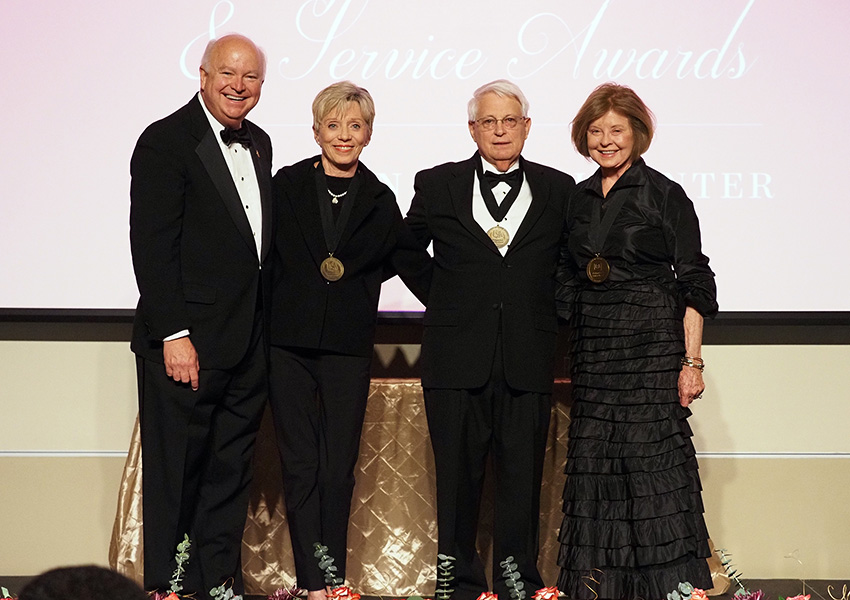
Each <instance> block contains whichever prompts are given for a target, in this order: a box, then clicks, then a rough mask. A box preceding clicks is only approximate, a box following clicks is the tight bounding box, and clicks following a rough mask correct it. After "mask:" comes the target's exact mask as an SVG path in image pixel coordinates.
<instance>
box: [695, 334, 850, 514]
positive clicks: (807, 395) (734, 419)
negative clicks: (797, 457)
mask: <svg viewBox="0 0 850 600" xmlns="http://www.w3.org/2000/svg"><path fill="white" fill-rule="evenodd" d="M703 357H704V358H705V362H706V369H705V384H706V391H705V394H704V397H703V399H701V400H698V401H697V402H696V403H695V404H694V405H693V407H692V408H693V411H694V417H693V418H692V419H691V420H690V423H691V427H692V428H693V429H694V434H695V437H694V444H695V446H696V448H697V451H698V452H703V453H705V452H708V453H714V452H737V453H776V452H780V453H843V454H848V455H850V435H848V433H847V432H848V424H850V385H847V381H846V379H847V377H846V376H845V375H843V373H846V371H847V365H848V364H850V346H707V347H705V348H704V349H703ZM848 529H850V527H848Z"/></svg>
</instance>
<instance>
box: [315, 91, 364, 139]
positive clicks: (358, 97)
mask: <svg viewBox="0 0 850 600" xmlns="http://www.w3.org/2000/svg"><path fill="white" fill-rule="evenodd" d="M349 102H356V103H357V104H358V105H359V106H360V114H362V115H363V120H365V121H366V126H367V127H368V128H369V132H370V133H371V132H372V123H373V121H374V120H375V102H374V100H372V96H371V95H370V94H369V91H368V90H366V89H365V88H362V87H360V86H358V85H354V84H353V83H351V82H350V81H338V82H337V83H333V84H331V85H329V86H328V87H326V88H325V89H323V90H322V91H321V92H319V93H318V94H317V95H316V98H315V99H314V100H313V130H314V131H316V132H318V131H319V125H321V123H322V121H324V120H325V119H326V118H327V117H328V116H330V115H334V116H336V115H340V116H341V115H343V114H345V110H346V108H347V107H348V103H349Z"/></svg>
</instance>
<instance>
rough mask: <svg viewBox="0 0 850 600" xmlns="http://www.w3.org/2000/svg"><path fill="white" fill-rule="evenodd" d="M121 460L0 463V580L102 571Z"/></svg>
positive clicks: (12, 460)
mask: <svg viewBox="0 0 850 600" xmlns="http://www.w3.org/2000/svg"><path fill="white" fill-rule="evenodd" d="M124 460H125V459H124V458H120V457H118V458H114V457H101V458H94V457H85V458H42V457H23V458H14V457H0V481H2V485H0V532H2V536H0V537H2V540H3V543H2V544H0V575H7V576H10V575H37V574H38V573H41V572H42V571H45V570H47V569H49V568H53V567H58V566H62V565H72V564H99V565H104V566H106V565H107V562H108V558H109V555H108V553H109V539H110V536H111V534H112V524H113V522H114V520H115V510H116V502H117V499H118V486H119V484H120V483H121V475H122V470H123V468H124ZM0 584H2V582H0Z"/></svg>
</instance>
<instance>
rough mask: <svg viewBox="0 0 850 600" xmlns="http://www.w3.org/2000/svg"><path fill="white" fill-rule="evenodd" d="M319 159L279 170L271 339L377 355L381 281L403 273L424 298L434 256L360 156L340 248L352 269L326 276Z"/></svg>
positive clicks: (281, 343) (344, 261)
mask: <svg viewBox="0 0 850 600" xmlns="http://www.w3.org/2000/svg"><path fill="white" fill-rule="evenodd" d="M319 160H320V157H318V156H315V157H313V158H309V159H306V160H302V161H301V162H299V163H296V164H294V165H292V166H289V167H284V168H283V169H281V170H280V171H278V172H277V174H276V175H275V176H274V183H273V188H274V197H275V204H276V206H277V210H278V219H277V234H276V237H275V253H276V264H275V267H274V272H275V276H274V286H273V292H272V316H271V336H270V337H271V343H272V345H277V346H290V347H297V348H308V349H315V350H323V351H328V352H336V353H340V354H348V355H353V356H372V345H373V343H374V334H375V322H376V319H377V311H378V298H379V295H380V292H381V283H382V282H383V281H384V280H385V279H388V278H389V277H390V276H392V275H393V274H395V273H398V274H399V276H400V277H401V278H402V280H403V281H404V282H405V284H407V286H408V287H409V288H410V289H411V290H412V291H413V293H414V294H416V295H417V296H418V297H419V299H420V300H423V302H424V299H425V297H426V295H427V286H428V280H429V277H430V271H431V262H432V261H431V257H430V255H429V254H428V252H427V251H426V250H425V248H424V247H423V246H421V245H420V244H419V243H418V242H417V241H416V239H415V238H414V237H413V235H412V234H411V233H410V231H409V230H408V229H407V227H406V226H405V225H404V222H403V220H402V217H401V212H400V211H399V208H398V205H397V204H396V200H395V196H394V195H393V193H392V191H390V189H389V188H388V187H387V186H386V185H384V184H383V183H381V182H380V181H378V178H377V177H376V176H375V175H374V174H373V173H372V172H371V171H370V170H369V169H367V168H366V167H365V166H364V165H363V164H362V163H360V165H359V167H358V175H357V176H358V177H360V178H361V183H360V187H359V190H358V191H357V196H356V198H355V199H354V205H353V206H352V209H351V214H350V216H349V218H348V222H347V224H346V226H345V229H344V231H343V232H342V236H341V238H340V240H339V244H338V246H337V249H336V251H335V252H334V256H335V257H336V258H338V259H339V260H340V261H341V262H342V264H343V267H344V269H345V270H344V273H343V276H342V278H341V279H339V280H337V281H331V282H328V281H327V280H325V279H324V277H322V275H321V272H320V270H319V267H320V265H321V264H322V261H323V260H325V259H326V258H327V257H328V249H327V245H326V243H325V236H324V232H323V229H322V217H321V213H320V210H319V201H320V199H319V198H318V197H317V192H316V183H315V168H314V167H313V165H314V164H315V163H316V162H317V161H319ZM321 201H328V202H329V201H330V199H329V198H321ZM343 201H345V200H343Z"/></svg>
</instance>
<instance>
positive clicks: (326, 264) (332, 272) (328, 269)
mask: <svg viewBox="0 0 850 600" xmlns="http://www.w3.org/2000/svg"><path fill="white" fill-rule="evenodd" d="M319 270H320V271H321V272H322V277H324V278H325V279H327V280H328V281H337V280H338V279H339V278H340V277H342V274H343V273H345V267H343V266H342V262H341V261H340V260H339V259H338V258H334V257H333V256H329V257H327V258H326V259H325V260H323V261H322V265H321V267H319Z"/></svg>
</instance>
